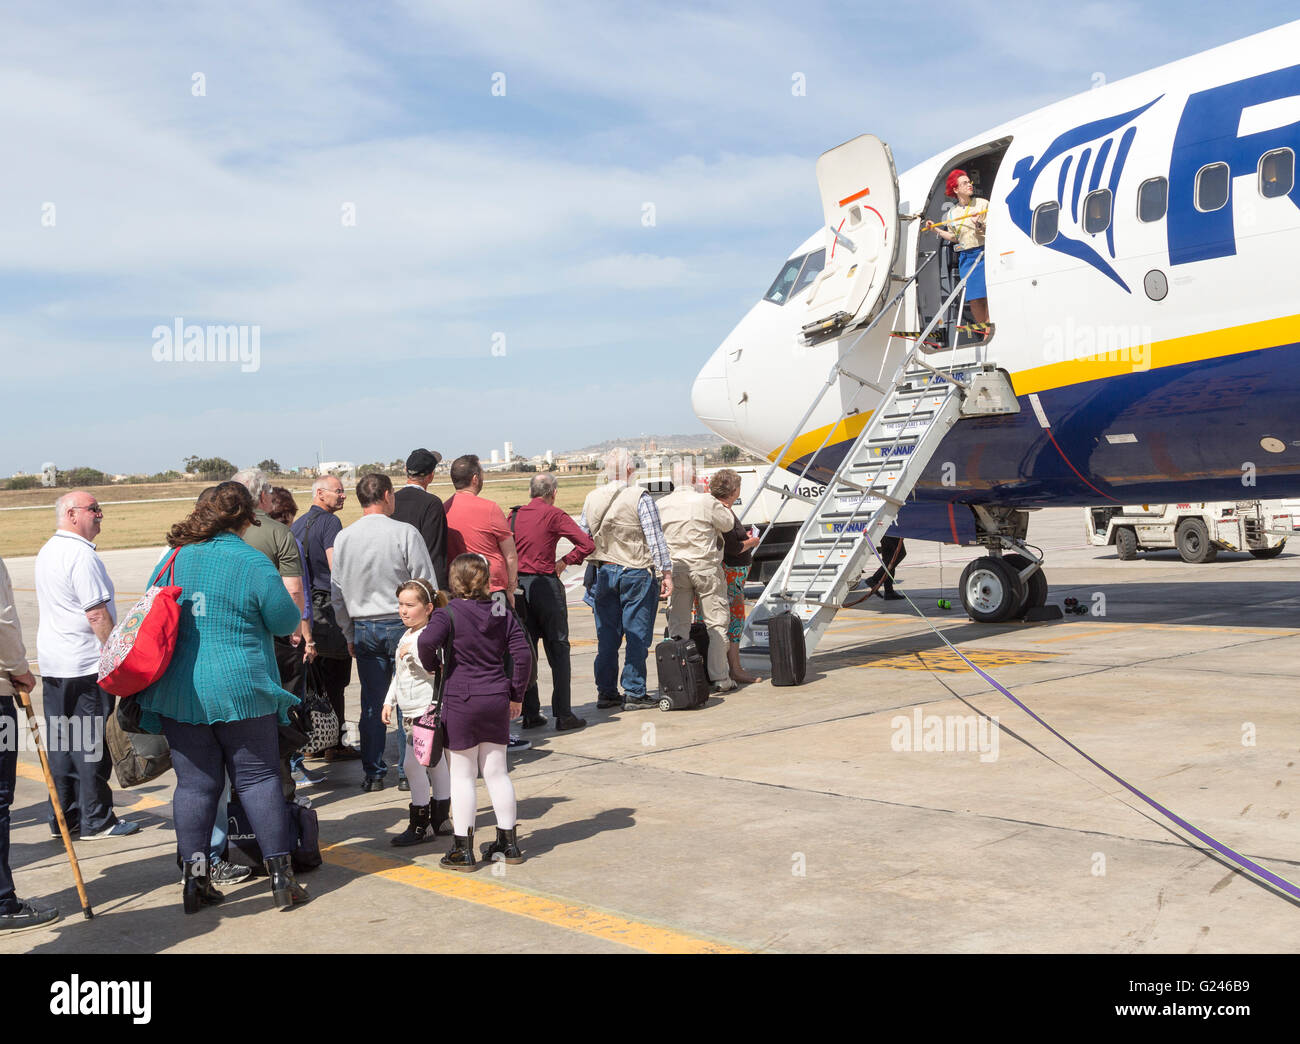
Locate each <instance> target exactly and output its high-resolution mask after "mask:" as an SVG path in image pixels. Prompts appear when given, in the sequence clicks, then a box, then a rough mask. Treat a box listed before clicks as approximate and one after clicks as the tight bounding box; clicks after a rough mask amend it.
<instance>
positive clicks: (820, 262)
mask: <svg viewBox="0 0 1300 1044" xmlns="http://www.w3.org/2000/svg"><path fill="white" fill-rule="evenodd" d="M825 267H826V248H825V247H823V248H822V249H821V250H814V251H813V252H812V253H811V254H800V255H799V256H798V257H792V258H790V260H789V261H787V262H786V263H785V264H784V265H782V266H781V271H780V272H779V273H777V277H776V279H775V280H774V281H773V282H772V286H771V287H770V288H769V289H768V291H767V293H766V294H764V295H763V300H764V301H772V302H774V303H776V304H779V305H783V304H785V303H786V302H787V301H788V300H790V298H792V297H794V295H795V294H797V293H799V292H800V291H801V290H805V289H807V287H808V284H809V283H811V282H812V281H813V280H814V279H816V278H817V277H818V276H819V275H820V274H821V270H822V269H823V268H825Z"/></svg>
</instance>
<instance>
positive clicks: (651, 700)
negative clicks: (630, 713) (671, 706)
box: [623, 696, 659, 710]
mask: <svg viewBox="0 0 1300 1044" xmlns="http://www.w3.org/2000/svg"><path fill="white" fill-rule="evenodd" d="M658 706H659V697H658V696H624V697H623V709H624V710H646V709H648V708H650V707H658Z"/></svg>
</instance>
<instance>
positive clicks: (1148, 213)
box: [1138, 178, 1169, 221]
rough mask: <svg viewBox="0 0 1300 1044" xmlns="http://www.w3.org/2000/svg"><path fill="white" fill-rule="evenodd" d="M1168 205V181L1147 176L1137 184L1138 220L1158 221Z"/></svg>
mask: <svg viewBox="0 0 1300 1044" xmlns="http://www.w3.org/2000/svg"><path fill="white" fill-rule="evenodd" d="M1168 206H1169V182H1168V181H1166V180H1165V179H1164V178H1148V179H1147V180H1146V181H1144V182H1142V184H1141V185H1139V186H1138V220H1139V221H1159V220H1160V219H1161V218H1162V217H1164V216H1165V210H1166V209H1167V208H1168Z"/></svg>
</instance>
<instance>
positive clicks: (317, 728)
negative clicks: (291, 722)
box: [297, 663, 339, 754]
mask: <svg viewBox="0 0 1300 1044" xmlns="http://www.w3.org/2000/svg"><path fill="white" fill-rule="evenodd" d="M324 688H325V687H324V686H323V685H322V684H321V680H320V668H318V667H317V666H316V665H315V664H314V663H309V664H307V665H306V670H305V671H303V691H302V703H300V704H299V705H298V708H297V710H298V728H299V730H300V731H301V732H303V733H305V734H306V736H307V742H306V743H305V744H303V747H302V752H303V753H304V754H319V753H320V752H321V751H322V750H329V749H330V748H331V747H335V746H337V745H338V742H339V717H338V715H337V714H335V713H334V707H333V705H332V704H331V703H330V701H329V699H328V698H327V697H326V696H325V694H324Z"/></svg>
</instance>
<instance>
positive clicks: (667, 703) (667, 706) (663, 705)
mask: <svg viewBox="0 0 1300 1044" xmlns="http://www.w3.org/2000/svg"><path fill="white" fill-rule="evenodd" d="M659 709H660V710H661V711H670V710H672V709H673V701H672V700H670V699H669V698H668V697H667V696H661V697H660V698H659Z"/></svg>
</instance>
